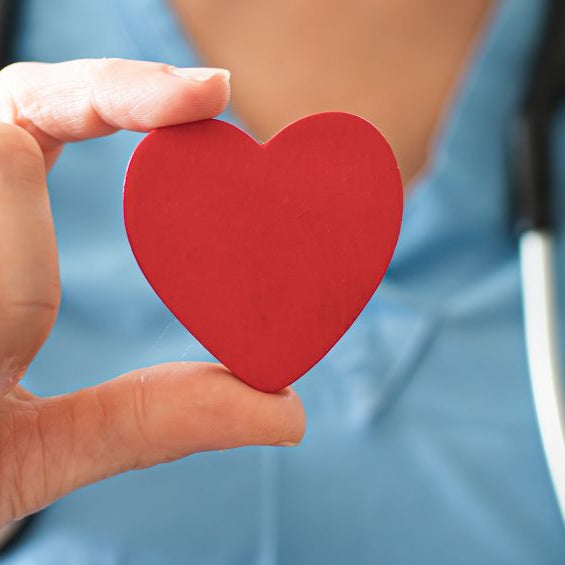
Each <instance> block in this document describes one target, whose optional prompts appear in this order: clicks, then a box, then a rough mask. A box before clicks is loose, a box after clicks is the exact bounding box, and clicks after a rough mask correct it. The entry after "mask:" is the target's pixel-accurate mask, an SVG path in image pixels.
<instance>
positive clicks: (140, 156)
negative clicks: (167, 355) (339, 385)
mask: <svg viewBox="0 0 565 565" xmlns="http://www.w3.org/2000/svg"><path fill="white" fill-rule="evenodd" d="M402 200H403V198H402V182H401V179H400V174H399V171H398V167H397V164H396V160H395V158H394V155H393V153H392V150H391V148H390V146H389V145H388V143H387V141H386V140H385V139H384V137H383V136H382V135H381V134H380V133H379V132H378V130H377V129H375V128H374V127H373V126H372V125H371V124H370V123H369V122H367V121H366V120H363V119H362V118H359V117H357V116H353V115H351V114H345V113H341V112H329V113H322V114H315V115H312V116H308V117H306V118H303V119H301V120H298V121H296V122H294V123H292V124H290V125H289V126H287V127H286V128H284V129H283V130H282V131H280V132H279V133H278V134H277V135H276V136H275V137H273V138H272V139H271V140H270V141H268V142H267V143H265V144H262V145H261V144H259V143H257V142H256V141H255V140H253V139H252V138H251V137H249V136H248V135H247V134H246V133H244V132H243V131H241V130H240V129H238V128H236V127H234V126H232V125H230V124H227V123H225V122H222V121H219V120H205V121H201V122H195V123H191V124H184V125H179V126H171V127H167V128H162V129H159V130H155V131H152V132H151V133H150V134H149V135H147V136H146V137H145V138H144V139H143V140H142V141H141V143H140V144H139V145H138V147H137V148H136V150H135V152H134V153H133V156H132V158H131V161H130V163H129V166H128V170H127V174H126V180H125V187H124V216H125V224H126V230H127V235H128V238H129V241H130V244H131V247H132V249H133V252H134V254H135V257H136V259H137V262H138V264H139V266H140V268H141V270H142V271H143V273H144V275H145V276H146V278H147V280H148V281H149V283H150V284H151V286H152V287H153V289H154V290H155V292H156V293H157V294H158V295H159V296H160V298H161V299H162V300H163V302H164V303H165V304H166V305H167V307H168V308H169V309H170V310H171V311H172V313H173V314H174V315H175V316H176V317H177V318H178V319H179V320H180V322H181V323H182V324H183V325H184V326H185V327H186V328H187V329H188V330H189V331H190V332H191V333H192V334H193V335H194V336H195V337H196V339H198V340H199V341H200V342H201V343H202V345H204V347H206V348H207V349H208V350H209V351H210V352H211V353H212V355H214V356H215V357H216V358H217V359H218V360H220V361H221V362H222V363H223V364H224V365H226V366H227V367H228V368H229V369H230V370H231V371H232V372H233V373H234V374H235V375H237V376H238V377H239V378H240V379H241V380H243V381H244V382H246V383H247V384H249V385H251V386H253V387H255V388H257V389H259V390H263V391H268V392H272V391H276V390H279V389H281V388H284V387H285V386H287V385H289V384H290V383H292V382H294V381H295V380H296V379H298V378H299V377H301V376H302V375H303V374H304V373H305V372H306V371H308V370H309V369H310V368H311V367H312V366H313V365H315V364H316V363H317V362H318V361H319V360H320V359H321V358H322V357H323V356H324V355H325V354H326V353H327V352H328V351H329V350H330V349H331V348H332V347H333V345H335V343H336V342H337V341H338V340H339V338H340V337H341V336H342V335H343V334H344V333H345V331H346V330H347V329H348V328H349V326H350V325H351V324H352V323H353V321H354V320H355V318H356V317H357V316H358V315H359V314H360V312H361V311H362V309H363V308H364V307H365V305H366V304H367V302H368V301H369V299H370V297H371V296H372V294H373V293H374V291H375V290H376V288H377V287H378V285H379V283H380V282H381V280H382V278H383V276H384V274H385V271H386V269H387V267H388V265H389V262H390V260H391V258H392V254H393V251H394V247H395V245H396V242H397V239H398V235H399V231H400V224H401V219H402Z"/></svg>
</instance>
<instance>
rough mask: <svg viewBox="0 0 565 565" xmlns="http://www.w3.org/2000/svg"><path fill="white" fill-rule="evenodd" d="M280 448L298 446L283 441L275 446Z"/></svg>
mask: <svg viewBox="0 0 565 565" xmlns="http://www.w3.org/2000/svg"><path fill="white" fill-rule="evenodd" d="M275 445H276V446H278V447H296V446H297V445H298V444H297V443H295V442H293V441H281V442H280V443H276V444H275Z"/></svg>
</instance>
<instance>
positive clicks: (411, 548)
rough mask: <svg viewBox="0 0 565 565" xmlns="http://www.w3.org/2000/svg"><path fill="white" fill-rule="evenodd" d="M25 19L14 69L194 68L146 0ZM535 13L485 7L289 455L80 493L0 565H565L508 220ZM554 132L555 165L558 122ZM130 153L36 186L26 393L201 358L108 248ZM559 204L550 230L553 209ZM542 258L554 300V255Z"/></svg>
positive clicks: (115, 234) (224, 458) (512, 1)
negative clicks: (49, 233)
mask: <svg viewBox="0 0 565 565" xmlns="http://www.w3.org/2000/svg"><path fill="white" fill-rule="evenodd" d="M22 2H23V4H24V6H25V10H24V21H23V27H22V30H21V33H20V35H19V44H18V48H19V55H20V58H21V59H36V60H44V61H58V60H63V59H71V58H77V57H100V56H108V57H109V56H120V57H128V58H140V59H154V60H163V61H166V62H168V63H172V64H177V65H183V66H185V65H193V64H197V63H198V60H197V56H196V55H195V53H194V50H193V49H191V47H190V46H189V45H188V44H187V42H186V41H185V40H184V38H183V37H182V34H181V32H180V30H179V28H178V27H177V25H176V23H175V22H174V20H173V18H172V16H171V13H170V12H169V10H168V8H167V7H166V5H165V2H164V0H96V1H89V2H86V1H82V2H77V1H76V0H51V1H50V2H45V1H44V0H25V2H24V1H23V0H22ZM542 4H543V2H532V1H531V0H500V1H499V3H498V7H497V10H496V13H495V14H494V16H493V18H492V21H491V23H490V25H489V26H488V29H487V30H486V32H485V34H484V37H483V38H482V42H481V45H480V46H479V47H478V49H477V51H476V54H475V56H474V58H473V61H472V62H471V64H470V66H469V69H468V72H467V75H466V76H465V77H464V79H463V80H462V84H461V88H460V89H459V93H458V95H457V97H456V98H455V100H454V102H453V104H452V106H451V108H450V109H449V111H448V113H447V115H446V119H445V125H444V128H443V129H442V132H441V135H440V138H439V140H438V143H437V145H436V147H435V150H434V152H433V156H432V159H431V163H430V165H429V167H428V169H427V172H426V173H425V175H424V176H423V177H422V178H421V179H420V180H419V181H418V182H417V183H416V184H415V185H414V186H413V187H412V190H411V194H410V196H409V197H408V199H407V202H406V211H405V218H404V223H403V228H402V233H401V238H400V242H399V246H398V250H397V252H396V255H395V258H394V260H393V264H392V266H391V269H390V271H389V273H388V275H387V277H386V279H385V282H384V283H383V285H382V286H381V288H380V289H379V290H378V292H377V293H376V295H375V296H374V298H373V299H372V301H371V302H370V304H369V305H368V307H367V308H366V309H365V311H364V312H363V314H362V315H361V317H360V318H359V319H358V321H357V322H356V323H355V324H354V326H353V327H352V328H351V330H350V331H349V332H348V333H347V334H346V336H345V337H344V339H343V340H342V341H341V342H340V343H339V344H338V345H337V346H336V347H335V348H334V350H333V351H332V352H331V353H330V354H329V355H328V356H327V357H326V358H325V359H324V360H323V361H322V362H321V363H320V364H319V365H318V366H317V367H315V368H314V369H313V370H312V371H311V373H310V374H309V375H307V376H306V377H305V378H304V379H303V380H301V381H300V382H299V383H298V384H297V386H296V388H297V389H298V390H299V392H300V393H301V396H302V398H303V399H304V403H305V406H306V409H307V412H308V417H309V423H308V432H307V435H306V438H305V440H304V443H303V444H302V445H301V446H300V447H298V448H294V449H276V448H248V449H242V450H238V451H232V452H225V453H211V454H202V455H197V456H194V457H191V458H188V459H186V460H184V461H180V462H177V463H173V464H169V465H164V466H160V467H158V468H155V469H151V470H147V471H142V472H136V473H128V474H125V475H122V476H119V477H115V478H113V479H110V480H107V481H104V482H102V483H100V484H96V485H93V486H91V487H88V488H85V489H83V490H81V491H79V492H76V493H73V494H71V495H70V496H68V497H66V498H65V499H63V500H61V501H59V502H57V503H56V504H54V505H53V506H52V507H50V508H49V509H47V510H46V511H44V512H42V513H41V515H40V516H39V517H38V518H37V520H36V521H35V523H34V524H33V525H32V527H31V529H30V531H29V532H28V534H27V535H26V536H25V538H24V539H23V540H22V542H21V543H20V544H19V546H18V547H16V548H15V549H14V550H13V551H12V552H11V553H10V554H9V555H6V556H5V557H3V558H0V563H2V564H3V565H4V564H6V565H15V564H18V565H20V564H28V563H29V564H32V563H33V564H35V563H42V564H45V565H51V564H53V565H60V564H67V563H69V564H74V563H76V564H81V565H88V564H96V565H105V564H115V563H119V564H123V563H135V564H136V565H143V564H154V563H198V564H227V563H229V564H242V565H249V564H253V563H257V564H261V565H275V564H280V565H297V564H303V563H304V564H306V563H307V564H318V563H320V564H325V565H333V564H343V563H355V564H357V565H363V564H369V563H371V564H372V563H386V564H387V565H394V564H402V565H404V564H407V563H426V564H428V563H430V564H432V563H434V564H435V563H446V564H469V565H476V564H477V563H496V564H512V565H521V564H528V565H531V564H534V563H536V564H537V563H543V564H546V565H551V564H554V563H555V564H557V563H563V562H564V561H565V535H564V532H563V530H562V525H561V524H560V521H559V515H558V511H557V507H556V503H555V501H554V497H553V493H552V490H551V486H550V483H549V479H548V475H547V471H546V467H545V463H544V460H543V453H542V449H541V445H540V441H539V438H538V434H537V430H536V425H535V415H534V412H533V406H532V399H531V394H530V390H529V385H528V373H527V370H526V360H525V352H524V343H523V337H522V318H521V312H520V302H519V291H520V287H519V278H518V264H517V255H516V247H515V242H514V241H513V240H512V238H511V236H510V233H509V230H508V209H507V205H506V204H507V190H508V185H509V178H508V171H507V162H506V141H507V137H508V134H509V128H510V125H511V122H512V118H513V116H514V114H515V110H516V104H517V101H518V99H519V97H520V95H521V93H522V92H523V88H524V81H525V79H526V76H527V71H528V68H529V65H530V63H531V55H532V49H533V46H534V43H535V41H536V38H537V35H538V32H539V25H540V21H541V15H542ZM415 97H417V93H416V94H415ZM556 126H557V135H556V138H557V139H556V151H557V152H558V153H557V155H563V154H565V114H564V115H560V116H559V118H558V123H557V124H556ZM139 139H140V136H139V135H137V134H131V133H119V134H117V135H115V136H113V137H111V138H108V139H101V140H95V141H89V142H84V143H79V144H75V145H72V146H68V147H67V148H66V150H65V152H64V154H63V156H62V157H61V160H60V162H59V163H58V165H57V166H56V167H55V169H54V170H53V172H52V174H51V178H50V191H51V197H52V205H53V210H54V215H55V221H56V225H57V235H58V241H59V246H60V254H61V271H62V280H63V303H62V308H61V314H60V317H59V320H58V322H57V325H56V328H55V330H54V332H53V335H52V336H51V337H50V338H49V341H48V343H47V344H46V346H45V347H44V349H43V350H42V351H41V353H40V355H39V356H38V358H37V360H36V361H35V362H34V364H33V366H32V368H31V369H30V372H29V375H28V376H27V377H26V384H27V385H28V386H29V387H31V389H32V390H34V391H36V392H38V393H42V394H52V393H60V392H64V391H68V390H70V389H76V388H79V387H82V386H85V385H90V384H94V383H97V382H100V381H101V380H104V379H107V378H110V377H113V376H115V375H117V374H119V373H121V372H124V371H127V370H129V369H132V368H135V367H140V366H143V365H147V364H152V363H158V362H161V361H169V360H176V359H205V358H208V356H207V354H206V352H205V351H204V350H203V349H202V348H201V347H200V346H199V345H198V344H197V343H196V342H195V340H194V339H192V338H191V337H190V336H189V335H188V334H187V333H186V331H185V330H184V329H183V328H182V327H180V325H179V324H178V323H177V322H176V321H175V320H174V318H173V317H172V316H171V315H170V314H169V312H168V311H167V310H166V309H165V308H164V307H163V306H162V304H161V303H160V301H159V300H158V299H157V298H156V296H155V295H154V294H153V293H152V291H151V290H150V288H149V286H148V284H147V283H146V282H145V280H144V279H143V278H142V276H141V275H140V273H139V270H138V268H137V266H136V265H135V262H134V260H133V257H132V254H131V251H130V249H129V247H128V244H127V242H126V238H125V234H124V228H123V222H122V217H121V182H122V178H123V173H124V169H125V166H126V163H127V160H128V156H129V155H130V153H131V151H132V150H133V147H134V146H135V144H136V142H137V141H138V140H139ZM557 155H556V158H555V160H554V162H555V167H556V169H557V171H556V174H557V175H558V178H559V179H560V180H561V182H560V186H562V187H563V186H565V160H564V159H559V158H557ZM555 205H556V208H558V209H559V210H560V211H561V212H562V213H565V191H563V192H562V193H560V194H559V198H558V199H557V202H556V204H555ZM559 246H560V247H559V258H560V260H559V269H560V270H559V277H560V281H561V289H562V292H561V295H562V296H565V286H564V284H565V239H564V238H563V237H560V240H559ZM563 304H564V306H565V301H563ZM560 315H561V319H562V320H565V311H564V310H563V308H562V309H561V310H560ZM563 345H565V343H564V344H563ZM85 367H86V368H87V370H85Z"/></svg>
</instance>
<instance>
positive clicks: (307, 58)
mask: <svg viewBox="0 0 565 565" xmlns="http://www.w3.org/2000/svg"><path fill="white" fill-rule="evenodd" d="M169 1H170V2H171V5H172V6H173V8H174V10H175V11H176V13H177V14H178V16H179V19H180V21H181V23H182V24H183V27H184V28H185V29H186V30H187V32H188V33H189V34H190V36H191V38H192V40H193V41H194V43H195V45H196V46H197V47H198V50H199V52H200V53H201V54H202V56H203V58H204V60H205V62H206V64H209V65H213V66H222V67H226V68H229V69H230V70H231V71H232V85H233V106H234V108H235V110H236V111H237V113H238V115H239V117H240V118H241V119H242V120H243V121H244V122H245V124H246V126H247V127H248V128H249V129H250V130H251V131H252V132H253V133H254V134H255V135H256V136H257V137H259V138H260V139H268V138H269V137H270V136H271V135H273V134H274V133H275V132H276V131H277V130H278V129H280V128H281V127H282V126H284V125H285V124H287V123H288V122H290V121H292V120H293V119H295V118H296V117H298V116H302V115H305V114H309V113H314V112H319V111H324V110H335V109H339V110H344V111H349V112H352V113H356V114H359V115H362V116H364V117H366V118H367V119H369V120H370V121H371V122H373V123H374V124H375V125H377V126H378V127H379V129H381V131H383V133H384V134H385V135H386V136H387V137H388V139H389V140H390V142H391V144H392V146H393V148H394V150H395V153H396V155H397V157H398V160H399V163H400V166H401V170H402V172H403V176H404V179H405V180H406V181H408V180H410V179H412V178H413V177H414V176H415V174H416V173H417V172H418V171H419V170H421V168H422V167H423V166H424V164H425V161H426V158H427V148H428V146H429V142H430V139H431V138H432V136H433V134H434V132H435V130H436V127H437V124H438V120H439V117H440V116H441V112H442V110H443V108H444V107H445V104H446V102H447V100H448V99H449V97H450V95H451V93H452V90H453V88H454V85H455V83H456V82H457V77H458V75H459V73H460V71H461V68H462V66H463V65H464V63H465V61H466V58H467V54H468V52H469V48H470V46H471V44H472V43H473V41H474V39H475V38H476V37H477V35H478V32H479V31H480V29H481V26H482V23H483V22H484V20H485V15H486V13H487V11H488V7H489V5H490V4H491V3H492V0H418V1H415V0H378V1H377V0H348V2H345V1H344V0H340V1H338V0H293V1H288V2H277V3H271V2H269V3H266V2H262V1H261V0H240V1H238V2H224V1H222V0H169Z"/></svg>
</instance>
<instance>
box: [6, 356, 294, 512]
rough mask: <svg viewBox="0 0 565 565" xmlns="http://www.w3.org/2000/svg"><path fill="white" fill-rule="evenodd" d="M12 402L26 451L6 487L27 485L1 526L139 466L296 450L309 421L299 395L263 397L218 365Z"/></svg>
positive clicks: (9, 504) (163, 369)
mask: <svg viewBox="0 0 565 565" xmlns="http://www.w3.org/2000/svg"><path fill="white" fill-rule="evenodd" d="M8 399H9V402H10V404H11V406H10V410H11V411H12V412H13V422H14V425H13V426H11V431H12V437H11V441H10V442H9V445H12V446H14V447H13V449H15V450H17V449H18V446H22V447H25V449H22V452H21V453H14V454H13V455H12V457H11V459H12V463H11V465H10V464H8V465H7V469H2V464H1V462H0V478H1V483H3V484H0V491H3V490H6V485H17V488H16V491H15V492H8V495H9V496H8V499H11V500H9V501H6V497H5V496H3V497H2V499H3V500H0V523H2V519H3V518H4V519H7V520H8V521H9V520H11V519H15V518H20V517H22V516H24V515H26V514H28V513H31V512H33V511H36V510H38V509H40V508H41V507H43V506H46V505H47V504H49V503H50V502H52V501H53V500H55V499H56V498H59V497H60V496H63V495H64V494H66V493H68V492H70V491H72V490H74V489H76V488H78V487H80V486H84V485H86V484H89V483H92V482H95V481H98V480H101V479H103V478H106V477H109V476H111V475H114V474H117V473H121V472H123V471H127V470H130V469H141V468H144V467H148V466H151V465H155V464H157V463H163V462H167V461H172V460H175V459H178V458H180V457H184V456H186V455H189V454H191V453H195V452H199V451H207V450H217V449H227V448H231V447H240V446H244V445H289V444H290V445H294V444H297V443H298V442H300V440H301V438H302V435H303V433H304V425H305V416H304V411H303V408H302V404H301V402H300V400H299V399H298V397H297V396H296V394H295V393H294V392H293V391H292V390H291V389H285V390H283V391H280V392H278V393H275V394H269V393H264V392H260V391H257V390H255V389H252V388H250V387H248V386H247V385H246V384H244V383H242V382H241V381H239V380H238V379H236V378H235V377H234V376H233V375H231V373H229V371H228V370H227V369H225V368H224V367H223V366H221V365H216V364H211V363H171V364H166V365H159V366H155V367H150V368H146V369H141V370H138V371H134V372H132V373H128V374H127V375H124V376H122V377H120V378H118V379H115V380H112V381H109V382H106V383H104V384H101V385H99V386H96V387H93V388H88V389H84V390H81V391H79V392H76V393H72V394H68V395H63V396H59V397H53V398H47V399H32V400H30V399H29V398H26V397H25V395H24V396H22V395H19V396H18V395H11V396H9V397H8ZM30 402H31V403H33V409H30V406H29V404H30ZM0 435H1V432H0ZM14 436H15V437H14ZM1 439H2V438H1V437H0V440H1ZM0 444H1V443H0ZM1 459H2V460H3V461H4V462H8V459H10V454H9V453H6V452H5V451H3V452H2V458H1ZM6 472H7V473H8V474H10V473H14V474H15V475H16V476H13V477H9V476H6ZM3 506H4V508H3ZM7 508H10V509H11V511H10V512H8V511H7V510H6V509H7ZM5 514H9V515H8V516H7V517H6V516H5ZM10 514H11V515H10Z"/></svg>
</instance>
